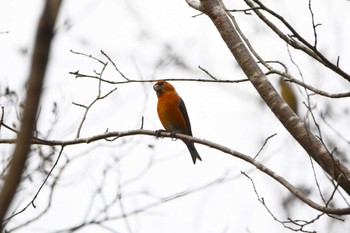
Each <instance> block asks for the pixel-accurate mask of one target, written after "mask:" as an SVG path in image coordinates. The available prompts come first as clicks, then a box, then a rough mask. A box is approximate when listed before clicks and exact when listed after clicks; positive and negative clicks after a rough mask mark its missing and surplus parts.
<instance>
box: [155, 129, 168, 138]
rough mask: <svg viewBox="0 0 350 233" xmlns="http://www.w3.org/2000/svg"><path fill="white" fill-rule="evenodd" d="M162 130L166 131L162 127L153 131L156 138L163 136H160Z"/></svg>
mask: <svg viewBox="0 0 350 233" xmlns="http://www.w3.org/2000/svg"><path fill="white" fill-rule="evenodd" d="M162 132H167V131H166V130H164V129H158V130H156V131H155V134H156V137H157V138H163V137H161V136H160V134H161V133H162Z"/></svg>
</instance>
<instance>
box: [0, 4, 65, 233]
mask: <svg viewBox="0 0 350 233" xmlns="http://www.w3.org/2000/svg"><path fill="white" fill-rule="evenodd" d="M60 3H61V1H60V0H47V1H46V4H45V7H44V10H43V13H42V16H41V18H40V21H39V26H38V30H37V34H36V39H35V45H34V54H33V58H32V65H31V71H30V75H29V78H28V91H27V97H26V101H25V105H24V112H23V120H22V123H21V130H20V132H19V133H18V139H17V144H16V148H15V150H14V153H13V156H12V159H11V164H10V169H9V172H8V174H7V177H6V179H5V184H4V186H3V188H2V190H1V194H0V219H1V225H0V232H2V229H3V227H4V218H5V216H6V213H7V212H8V209H9V207H10V204H11V202H12V200H13V198H14V196H15V194H16V190H17V187H18V185H19V184H20V182H21V178H22V172H23V169H24V167H25V163H26V160H27V155H28V153H29V150H30V145H31V142H32V136H33V130H34V127H35V125H36V120H37V119H36V114H37V109H38V106H39V102H40V96H41V90H42V85H43V81H44V77H45V71H46V66H47V63H48V59H49V52H50V46H51V39H52V36H53V27H54V25H55V20H56V16H57V13H58V9H59V6H60Z"/></svg>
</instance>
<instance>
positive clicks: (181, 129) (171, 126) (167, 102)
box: [153, 80, 202, 164]
mask: <svg viewBox="0 0 350 233" xmlns="http://www.w3.org/2000/svg"><path fill="white" fill-rule="evenodd" d="M153 89H154V90H155V92H156V94H157V97H158V104H157V113H158V117H159V120H160V122H161V123H162V125H163V127H164V128H165V130H166V131H168V132H170V133H173V134H174V133H183V134H186V135H189V136H193V135H192V129H191V123H190V119H189V117H188V114H187V109H186V106H185V102H184V101H183V100H182V98H181V97H180V96H179V94H178V93H177V92H176V90H175V88H174V86H173V85H171V84H170V83H168V82H166V81H164V80H159V81H157V83H156V84H154V86H153ZM182 141H183V142H184V143H185V144H186V146H187V148H188V150H189V152H190V154H191V157H192V161H193V164H195V163H196V159H199V160H200V161H202V158H201V157H200V156H199V154H198V151H197V149H196V147H195V146H194V143H193V142H189V141H185V140H182Z"/></svg>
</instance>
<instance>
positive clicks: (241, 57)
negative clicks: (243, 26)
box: [196, 0, 350, 195]
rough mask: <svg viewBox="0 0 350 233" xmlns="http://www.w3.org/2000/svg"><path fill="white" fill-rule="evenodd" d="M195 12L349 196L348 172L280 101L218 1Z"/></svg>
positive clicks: (206, 1) (202, 3) (202, 1)
mask: <svg viewBox="0 0 350 233" xmlns="http://www.w3.org/2000/svg"><path fill="white" fill-rule="evenodd" d="M196 9H199V10H201V11H202V12H203V13H205V14H206V15H208V16H209V17H210V19H211V20H212V22H213V23H214V25H215V27H216V28H217V30H218V31H219V33H220V35H221V37H222V39H223V40H224V42H225V43H226V45H227V47H228V48H229V49H230V51H231V53H232V55H233V56H234V57H235V59H236V61H237V62H238V64H239V65H240V66H241V68H242V70H243V72H244V73H245V74H246V76H247V77H248V78H249V80H250V82H251V83H252V84H253V86H254V87H255V89H256V90H257V92H258V93H259V95H260V96H261V98H262V99H263V100H264V101H265V103H266V104H267V105H268V106H269V108H270V109H271V111H272V112H273V113H274V114H275V115H276V117H277V118H278V119H279V121H280V122H281V123H282V124H283V125H284V127H285V128H286V129H287V130H288V131H289V132H290V134H291V135H292V136H293V137H294V138H295V140H296V141H298V143H299V144H300V145H301V146H302V147H303V148H304V149H305V150H306V152H307V153H308V154H309V155H310V156H311V157H312V158H313V159H314V160H315V161H316V162H317V163H318V164H319V165H320V166H321V167H322V168H323V170H324V171H326V172H327V173H328V174H329V175H330V176H331V177H332V179H333V180H335V181H336V182H338V184H339V186H341V187H342V188H343V189H344V191H345V192H346V193H347V194H349V195H350V181H349V180H350V171H349V170H348V168H347V167H346V166H344V165H343V164H342V163H341V162H340V161H339V160H337V159H336V158H334V157H333V155H331V154H330V153H329V151H328V150H327V149H326V147H325V146H324V145H323V143H322V142H321V141H320V140H319V139H318V138H317V137H316V136H315V135H314V134H312V133H311V132H310V131H309V129H308V128H307V127H306V125H305V124H304V123H303V122H302V121H301V120H300V119H299V118H298V116H297V115H296V114H295V113H294V112H293V111H292V109H290V107H289V106H288V104H286V103H285V102H284V100H283V99H282V98H281V97H280V95H279V94H278V92H277V91H276V90H275V89H274V87H273V86H272V84H271V83H270V82H269V81H268V79H267V78H266V76H265V74H264V73H263V72H262V70H261V69H260V67H259V66H258V64H257V63H256V62H255V60H254V58H253V57H252V56H251V54H250V52H249V50H248V49H247V47H246V46H245V44H244V43H243V41H242V40H241V38H240V36H239V34H238V33H237V31H236V29H235V28H234V26H233V24H232V22H231V21H230V19H229V17H228V16H227V14H226V11H225V9H224V7H223V5H221V1H220V0H200V5H199V6H198V5H197V6H196ZM270 46H271V47H272V45H270Z"/></svg>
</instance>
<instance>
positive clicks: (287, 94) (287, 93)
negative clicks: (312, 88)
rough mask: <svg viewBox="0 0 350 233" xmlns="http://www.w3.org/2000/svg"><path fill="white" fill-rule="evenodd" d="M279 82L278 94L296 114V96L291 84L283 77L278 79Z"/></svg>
mask: <svg viewBox="0 0 350 233" xmlns="http://www.w3.org/2000/svg"><path fill="white" fill-rule="evenodd" d="M279 84H280V94H281V96H282V98H283V99H284V101H286V103H287V104H288V105H289V107H290V108H291V109H292V110H293V111H294V112H295V114H297V115H298V103H297V97H296V95H295V93H294V90H293V88H292V86H291V85H290V84H289V83H288V82H286V81H284V79H283V77H280V80H279Z"/></svg>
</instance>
